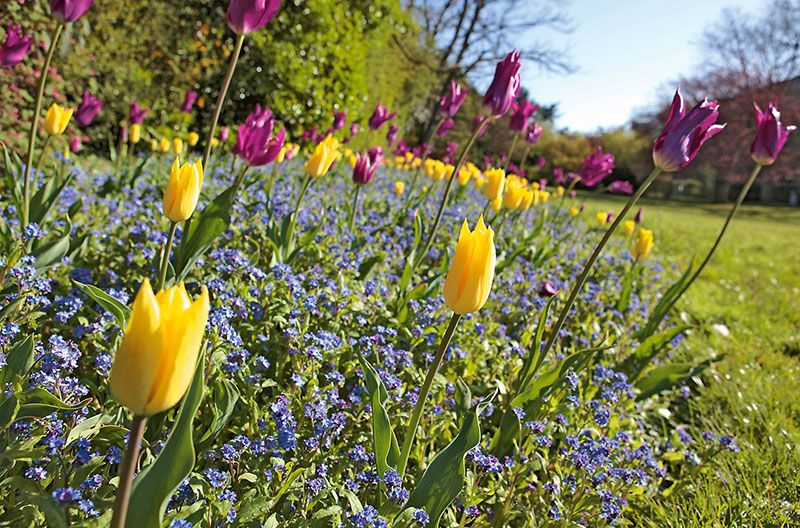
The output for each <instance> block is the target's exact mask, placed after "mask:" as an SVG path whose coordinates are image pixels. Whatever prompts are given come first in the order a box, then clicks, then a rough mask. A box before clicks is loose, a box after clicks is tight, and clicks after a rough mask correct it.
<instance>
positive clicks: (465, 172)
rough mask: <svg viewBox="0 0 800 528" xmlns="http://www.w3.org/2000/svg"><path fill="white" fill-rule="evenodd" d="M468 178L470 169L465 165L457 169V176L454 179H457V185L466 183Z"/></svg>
mask: <svg viewBox="0 0 800 528" xmlns="http://www.w3.org/2000/svg"><path fill="white" fill-rule="evenodd" d="M470 178H472V171H470V170H469V169H467V168H466V167H464V168H462V169H461V170H460V171H458V176H457V177H456V179H457V180H458V183H459V185H466V184H468V183H469V180H470Z"/></svg>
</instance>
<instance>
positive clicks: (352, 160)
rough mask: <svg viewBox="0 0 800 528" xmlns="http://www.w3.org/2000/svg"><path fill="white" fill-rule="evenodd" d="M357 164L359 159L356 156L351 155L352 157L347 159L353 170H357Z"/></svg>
mask: <svg viewBox="0 0 800 528" xmlns="http://www.w3.org/2000/svg"><path fill="white" fill-rule="evenodd" d="M356 162H358V158H357V157H356V156H355V155H354V154H350V156H349V157H348V158H347V163H348V164H349V165H350V168H351V169H354V168H355V166H356Z"/></svg>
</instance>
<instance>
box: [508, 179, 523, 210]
mask: <svg viewBox="0 0 800 528" xmlns="http://www.w3.org/2000/svg"><path fill="white" fill-rule="evenodd" d="M524 198H525V184H524V182H522V181H521V180H520V179H519V178H508V179H507V180H506V193H505V195H503V207H505V208H506V209H516V208H517V207H519V206H520V205H522V200H523V199H524Z"/></svg>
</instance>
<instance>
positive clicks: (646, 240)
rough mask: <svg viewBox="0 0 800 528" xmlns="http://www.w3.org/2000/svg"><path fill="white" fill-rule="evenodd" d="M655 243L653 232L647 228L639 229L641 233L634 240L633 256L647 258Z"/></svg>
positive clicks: (638, 258) (639, 258) (637, 258)
mask: <svg viewBox="0 0 800 528" xmlns="http://www.w3.org/2000/svg"><path fill="white" fill-rule="evenodd" d="M654 245H655V243H654V242H653V232H652V231H650V230H649V229H645V228H641V229H639V235H638V236H637V237H636V240H634V241H633V258H635V259H636V260H642V259H646V258H647V257H648V256H649V255H650V251H651V250H652V249H653V246H654Z"/></svg>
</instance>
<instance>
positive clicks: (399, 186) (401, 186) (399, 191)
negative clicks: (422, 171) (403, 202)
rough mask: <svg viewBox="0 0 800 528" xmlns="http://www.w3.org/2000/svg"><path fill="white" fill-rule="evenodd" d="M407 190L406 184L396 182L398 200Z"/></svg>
mask: <svg viewBox="0 0 800 528" xmlns="http://www.w3.org/2000/svg"><path fill="white" fill-rule="evenodd" d="M405 190H406V184H405V183H404V182H401V181H400V180H397V181H396V182H394V193H395V194H396V195H397V196H398V198H399V197H400V196H401V195H402V194H403V191H405Z"/></svg>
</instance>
